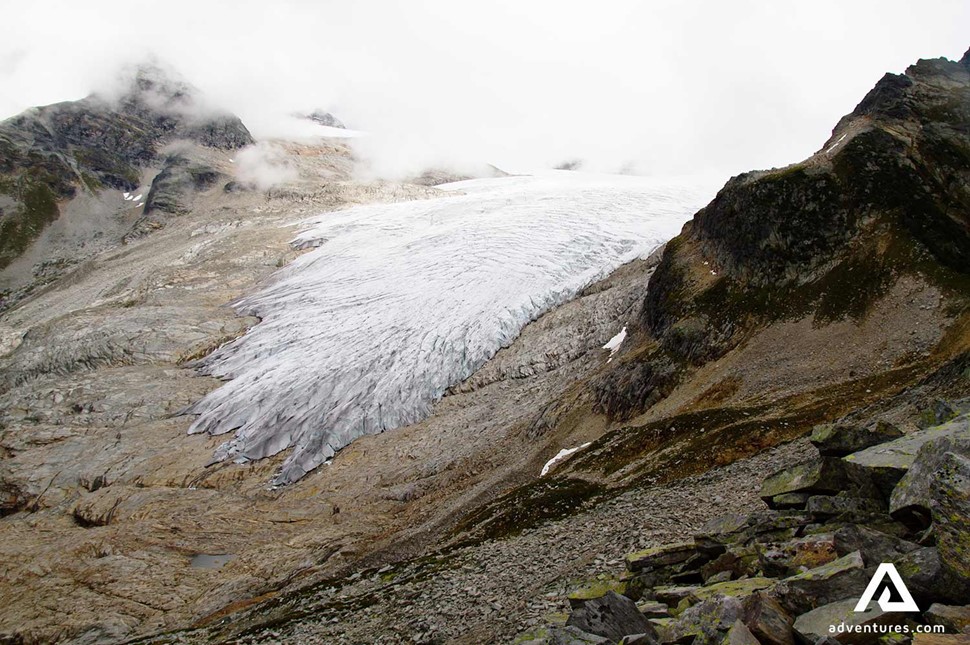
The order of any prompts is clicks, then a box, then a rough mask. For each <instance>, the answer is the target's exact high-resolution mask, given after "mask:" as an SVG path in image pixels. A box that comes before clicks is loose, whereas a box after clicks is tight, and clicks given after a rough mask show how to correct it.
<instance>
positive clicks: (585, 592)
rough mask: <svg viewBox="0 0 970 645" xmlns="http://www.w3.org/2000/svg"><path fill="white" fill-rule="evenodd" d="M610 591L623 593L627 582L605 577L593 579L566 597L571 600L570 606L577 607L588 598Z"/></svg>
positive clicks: (597, 596) (598, 596)
mask: <svg viewBox="0 0 970 645" xmlns="http://www.w3.org/2000/svg"><path fill="white" fill-rule="evenodd" d="M610 591H615V592H616V593H618V594H621V595H623V594H624V592H625V591H626V583H625V582H623V581H622V580H617V579H615V578H608V577H604V578H603V579H602V580H593V581H591V582H589V583H588V584H585V585H583V586H581V587H578V588H576V589H574V590H573V591H571V592H570V593H569V595H568V596H566V599H567V600H568V601H569V606H570V607H571V608H573V609H575V608H576V607H579V606H581V605H582V604H583V603H584V602H586V601H587V600H592V599H593V598H600V597H602V596H605V595H606V594H607V592H610Z"/></svg>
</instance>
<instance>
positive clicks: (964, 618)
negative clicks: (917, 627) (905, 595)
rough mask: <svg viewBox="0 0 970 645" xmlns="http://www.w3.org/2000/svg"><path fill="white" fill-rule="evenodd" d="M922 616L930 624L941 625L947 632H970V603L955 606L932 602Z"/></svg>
mask: <svg viewBox="0 0 970 645" xmlns="http://www.w3.org/2000/svg"><path fill="white" fill-rule="evenodd" d="M923 617H924V618H925V619H926V622H927V623H929V624H930V625H943V626H944V627H946V630H947V631H948V632H951V633H961V632H962V633H964V634H970V605H965V606H963V607H957V606H954V605H943V604H940V603H933V604H932V605H930V607H929V609H927V610H926V611H925V612H924V613H923Z"/></svg>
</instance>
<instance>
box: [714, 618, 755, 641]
mask: <svg viewBox="0 0 970 645" xmlns="http://www.w3.org/2000/svg"><path fill="white" fill-rule="evenodd" d="M723 645H760V643H759V642H758V639H757V638H755V636H754V634H752V633H751V630H750V629H748V628H747V627H746V626H745V624H744V623H742V622H741V621H740V620H736V621H734V624H733V625H731V629H729V630H728V633H727V636H725V637H724V641H723Z"/></svg>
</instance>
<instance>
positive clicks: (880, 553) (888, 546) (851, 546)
mask: <svg viewBox="0 0 970 645" xmlns="http://www.w3.org/2000/svg"><path fill="white" fill-rule="evenodd" d="M833 544H834V546H835V552H836V553H837V554H838V556H839V557H842V556H846V555H849V554H850V553H852V552H853V551H858V552H859V553H861V554H862V560H863V562H865V565H866V566H867V567H875V566H878V565H879V563H881V562H896V561H898V560H899V559H900V558H901V557H903V556H904V555H906V554H907V553H910V552H912V551H915V550H916V549H918V548H919V545H918V544H915V543H913V542H908V541H906V540H903V539H900V538H898V537H896V536H894V535H889V534H888V533H883V532H882V531H877V530H875V529H871V528H867V527H865V526H859V525H856V524H848V525H846V526H843V527H841V528H839V529H838V530H837V531H835V534H834V535H833Z"/></svg>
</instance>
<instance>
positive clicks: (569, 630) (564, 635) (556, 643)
mask: <svg viewBox="0 0 970 645" xmlns="http://www.w3.org/2000/svg"><path fill="white" fill-rule="evenodd" d="M533 642H535V643H537V645H538V644H539V643H541V644H542V645H608V644H609V643H612V642H613V641H611V640H610V639H608V638H603V637H602V636H597V635H596V634H589V633H587V632H584V631H583V630H581V629H577V628H576V627H568V626H567V627H555V628H553V629H552V630H550V632H549V638H547V639H538V640H536V641H526V643H523V645H527V644H531V643H533Z"/></svg>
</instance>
